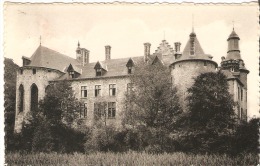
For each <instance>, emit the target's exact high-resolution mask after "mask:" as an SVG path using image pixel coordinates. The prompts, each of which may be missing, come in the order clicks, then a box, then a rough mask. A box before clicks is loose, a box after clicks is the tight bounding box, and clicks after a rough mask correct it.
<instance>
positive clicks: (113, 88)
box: [109, 84, 116, 96]
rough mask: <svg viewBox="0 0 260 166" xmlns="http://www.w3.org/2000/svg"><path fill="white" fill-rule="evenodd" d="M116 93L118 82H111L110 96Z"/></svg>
mask: <svg viewBox="0 0 260 166" xmlns="http://www.w3.org/2000/svg"><path fill="white" fill-rule="evenodd" d="M115 95H116V84H110V85H109V96H115Z"/></svg>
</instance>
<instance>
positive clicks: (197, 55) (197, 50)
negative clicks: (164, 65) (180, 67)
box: [174, 32, 217, 66]
mask: <svg viewBox="0 0 260 166" xmlns="http://www.w3.org/2000/svg"><path fill="white" fill-rule="evenodd" d="M192 47H193V48H192ZM191 50H193V54H191ZM184 60H185V61H187V60H207V61H212V62H213V63H215V64H216V66H217V63H216V62H215V61H213V60H212V56H211V55H209V54H205V53H204V51H203V49H202V47H201V45H200V42H199V40H198V38H197V35H196V33H195V32H192V33H191V34H190V38H189V40H188V42H187V44H186V46H185V47H184V50H183V53H182V55H181V56H180V58H178V59H176V60H175V62H179V61H184ZM175 62H174V63H175Z"/></svg>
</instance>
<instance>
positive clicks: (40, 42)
mask: <svg viewBox="0 0 260 166" xmlns="http://www.w3.org/2000/svg"><path fill="white" fill-rule="evenodd" d="M41 45H42V36H41V35H40V46H41Z"/></svg>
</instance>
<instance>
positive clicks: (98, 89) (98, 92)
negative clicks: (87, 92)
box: [95, 85, 101, 97]
mask: <svg viewBox="0 0 260 166" xmlns="http://www.w3.org/2000/svg"><path fill="white" fill-rule="evenodd" d="M100 93H101V85H95V97H97V96H100V95H101V94H100Z"/></svg>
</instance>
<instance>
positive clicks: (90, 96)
mask: <svg viewBox="0 0 260 166" xmlns="http://www.w3.org/2000/svg"><path fill="white" fill-rule="evenodd" d="M127 83H129V79H128V77H118V78H100V79H95V80H93V79H91V80H90V79H89V80H75V81H73V82H72V88H73V90H74V92H75V96H76V97H77V98H78V99H80V100H81V101H82V102H84V103H87V117H86V118H85V123H86V125H88V126H91V125H92V124H93V122H94V121H93V120H94V103H96V102H116V115H115V118H113V119H107V118H106V124H107V125H111V124H113V125H115V127H121V120H122V115H123V112H124V99H125V93H126V91H127ZM110 84H115V85H116V95H115V96H109V85H110ZM95 85H101V96H98V97H95ZM81 86H87V91H88V92H87V97H86V98H82V97H81Z"/></svg>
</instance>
